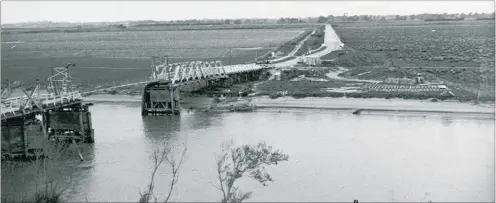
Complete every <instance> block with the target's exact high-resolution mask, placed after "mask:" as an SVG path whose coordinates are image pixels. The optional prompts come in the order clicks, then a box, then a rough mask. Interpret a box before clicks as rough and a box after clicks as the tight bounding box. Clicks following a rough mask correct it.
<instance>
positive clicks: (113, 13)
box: [1, 1, 494, 24]
mask: <svg viewBox="0 0 496 203" xmlns="http://www.w3.org/2000/svg"><path fill="white" fill-rule="evenodd" d="M469 12H473V13H492V12H494V1H361V2H360V1H351V2H346V1H311V2H309V1H229V2H228V1H185V2H184V1H183V2H179V1H146V2H143V1H51V2H50V1H41V2H40V1H2V2H1V17H2V18H1V22H2V24H5V23H16V22H29V21H44V20H47V21H53V22H104V21H123V20H185V19H205V18H209V19H225V18H257V17H258V18H279V17H309V16H319V15H324V16H327V15H343V14H344V13H347V14H348V15H361V14H363V15H384V14H393V15H395V14H403V15H405V14H419V13H469Z"/></svg>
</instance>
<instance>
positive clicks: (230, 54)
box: [229, 48, 232, 66]
mask: <svg viewBox="0 0 496 203" xmlns="http://www.w3.org/2000/svg"><path fill="white" fill-rule="evenodd" d="M229 66H232V48H229Z"/></svg>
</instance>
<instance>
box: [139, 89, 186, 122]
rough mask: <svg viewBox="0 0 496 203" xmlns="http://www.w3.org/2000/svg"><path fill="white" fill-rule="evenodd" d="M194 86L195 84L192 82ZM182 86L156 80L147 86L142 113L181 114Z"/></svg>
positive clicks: (145, 114) (144, 114) (144, 92)
mask: <svg viewBox="0 0 496 203" xmlns="http://www.w3.org/2000/svg"><path fill="white" fill-rule="evenodd" d="M190 85H192V86H193V87H194V86H195V84H190ZM179 99H180V88H179V87H178V86H173V87H172V88H171V87H170V86H169V83H160V82H154V83H149V84H147V85H146V86H145V90H144V91H143V97H142V107H141V115H142V116H147V115H149V114H152V115H156V114H179V113H180V111H179V110H180V104H179Z"/></svg>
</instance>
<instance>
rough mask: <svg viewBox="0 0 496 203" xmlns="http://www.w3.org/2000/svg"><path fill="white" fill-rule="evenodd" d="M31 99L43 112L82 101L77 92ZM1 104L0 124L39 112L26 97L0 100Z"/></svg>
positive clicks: (45, 95) (37, 96)
mask: <svg viewBox="0 0 496 203" xmlns="http://www.w3.org/2000/svg"><path fill="white" fill-rule="evenodd" d="M32 98H33V100H35V101H36V102H37V103H39V104H41V105H42V107H43V109H44V110H53V109H60V108H64V107H67V106H71V105H74V104H79V103H81V102H82V99H83V98H82V96H81V94H80V93H79V92H77V91H76V92H70V93H67V94H62V95H59V96H53V95H49V94H43V95H36V96H33V97H32ZM1 103H2V105H1V117H2V122H3V121H6V120H7V119H11V118H16V117H21V116H25V115H30V114H37V113H40V112H41V109H40V108H38V107H37V106H36V105H33V104H32V102H31V101H29V100H28V97H27V96H23V97H13V98H8V99H2V102H1ZM24 105H25V106H24Z"/></svg>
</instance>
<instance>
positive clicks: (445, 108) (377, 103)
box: [252, 96, 495, 117]
mask: <svg viewBox="0 0 496 203" xmlns="http://www.w3.org/2000/svg"><path fill="white" fill-rule="evenodd" d="M252 102H253V104H255V105H256V106H257V107H258V108H308V109H330V110H332V109H334V110H353V109H365V111H367V110H373V111H378V110H382V111H398V112H402V111H404V112H426V113H428V112H432V113H474V114H487V115H493V117H494V112H495V111H494V104H477V105H475V104H470V103H460V102H457V101H439V102H432V101H429V100H404V99H388V100H386V99H356V98H302V99H294V98H290V97H280V98H277V99H270V98H269V97H266V96H262V97H257V98H254V99H253V101H252Z"/></svg>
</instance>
